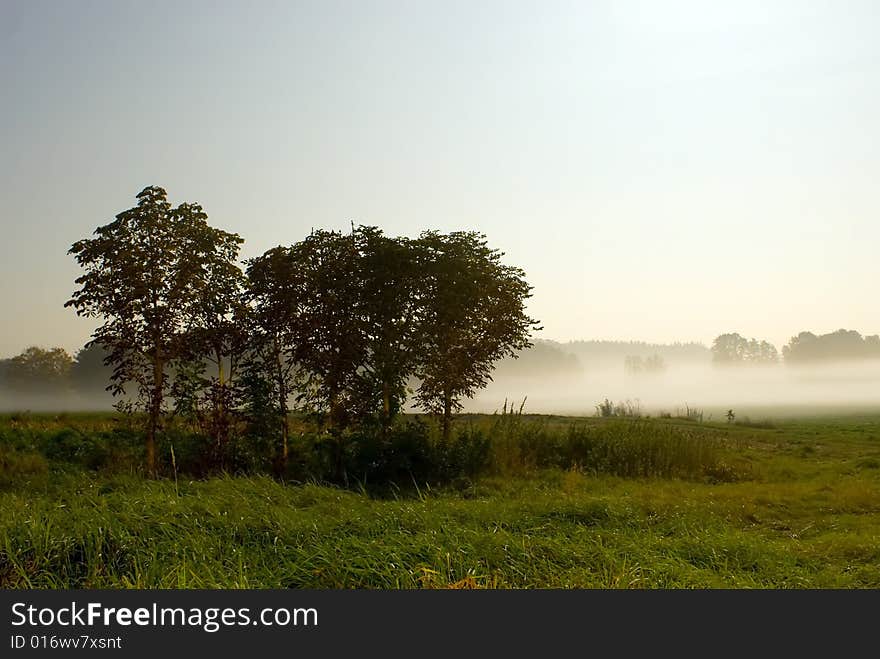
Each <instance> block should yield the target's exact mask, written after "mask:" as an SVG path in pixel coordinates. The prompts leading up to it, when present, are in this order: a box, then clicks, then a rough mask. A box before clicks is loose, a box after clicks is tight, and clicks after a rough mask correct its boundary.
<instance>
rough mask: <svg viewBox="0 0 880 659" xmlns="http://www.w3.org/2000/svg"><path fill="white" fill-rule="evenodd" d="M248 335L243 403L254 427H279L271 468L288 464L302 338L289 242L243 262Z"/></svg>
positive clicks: (300, 292)
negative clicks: (245, 262) (245, 264)
mask: <svg viewBox="0 0 880 659" xmlns="http://www.w3.org/2000/svg"><path fill="white" fill-rule="evenodd" d="M246 274H247V304H248V307H249V309H250V318H251V331H250V336H251V338H250V341H249V342H248V344H247V349H246V355H247V358H246V361H245V372H244V384H245V388H246V392H245V405H246V407H247V412H248V416H249V419H250V423H251V426H252V429H253V430H254V431H256V433H266V432H268V433H271V434H272V435H275V433H276V429H277V433H278V443H277V450H276V451H275V459H274V464H275V471H276V473H278V474H279V475H280V474H282V473H284V471H285V470H286V468H287V460H288V452H289V446H288V444H289V438H290V422H289V414H290V398H291V396H292V395H293V394H294V392H295V388H296V386H297V383H298V373H299V368H298V361H299V354H298V350H299V348H300V347H301V345H302V344H303V342H304V341H305V340H306V329H305V328H304V326H303V323H302V322H301V319H300V307H301V305H302V304H303V300H304V286H303V277H302V274H301V271H300V270H299V268H298V264H297V261H296V257H295V254H294V252H293V250H292V249H291V248H286V247H275V248H273V249H270V250H269V251H267V252H266V253H264V254H263V255H262V256H259V257H256V258H253V259H250V260H249V261H248V262H247V270H246Z"/></svg>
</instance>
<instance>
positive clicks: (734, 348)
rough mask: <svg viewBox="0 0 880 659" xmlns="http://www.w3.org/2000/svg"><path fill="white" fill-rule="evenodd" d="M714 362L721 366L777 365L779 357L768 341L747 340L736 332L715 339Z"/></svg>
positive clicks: (713, 346)
mask: <svg viewBox="0 0 880 659" xmlns="http://www.w3.org/2000/svg"><path fill="white" fill-rule="evenodd" d="M712 361H713V362H714V363H715V364H719V365H735V364H736V365H741V364H775V363H777V362H778V361H779V355H778V353H777V351H776V348H775V347H774V346H773V345H772V344H770V343H768V342H767V341H758V340H757V339H746V338H744V337H742V336H740V335H739V334H737V333H735V332H734V333H730V334H721V335H719V336H717V337H716V338H715V341H714V342H713V343H712Z"/></svg>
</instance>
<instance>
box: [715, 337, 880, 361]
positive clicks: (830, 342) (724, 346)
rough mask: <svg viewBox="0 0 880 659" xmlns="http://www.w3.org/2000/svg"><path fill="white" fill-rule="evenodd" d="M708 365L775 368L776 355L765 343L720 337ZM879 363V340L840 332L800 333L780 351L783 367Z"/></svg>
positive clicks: (775, 351)
mask: <svg viewBox="0 0 880 659" xmlns="http://www.w3.org/2000/svg"><path fill="white" fill-rule="evenodd" d="M711 350H712V361H713V362H714V363H715V364H720V365H742V364H776V363H779V361H780V355H779V353H778V351H777V350H776V348H775V347H774V346H773V345H772V344H770V343H768V342H767V341H759V340H757V339H746V338H745V337H743V336H740V335H739V334H737V333H728V334H721V335H719V336H718V337H716V339H715V341H714V342H713V343H712V348H711ZM863 359H880V336H878V335H876V334H875V335H872V336H862V335H861V334H859V333H858V332H856V331H854V330H845V329H840V330H837V331H836V332H830V333H828V334H820V335H816V334H813V333H812V332H801V333H800V334H798V335H797V336H794V337H792V338H791V339H790V340H789V342H788V344H787V345H785V346H783V348H782V360H783V361H784V362H785V363H786V364H811V363H820V362H829V361H847V360H863Z"/></svg>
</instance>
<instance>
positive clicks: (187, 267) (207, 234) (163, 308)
mask: <svg viewBox="0 0 880 659" xmlns="http://www.w3.org/2000/svg"><path fill="white" fill-rule="evenodd" d="M137 200H138V203H137V205H136V206H134V207H133V208H130V209H128V210H126V211H123V212H122V213H120V214H119V215H117V216H116V219H115V220H114V221H113V222H111V223H109V224H106V225H104V226H100V227H98V228H97V229H96V230H95V233H94V237H93V238H87V239H84V240H80V241H77V242H76V243H74V244H73V246H72V247H71V248H70V253H71V254H73V255H74V257H75V258H76V261H77V262H78V263H79V265H80V266H82V268H83V269H84V270H85V273H84V274H83V275H81V276H80V277H79V278H77V280H76V283H77V284H79V285H80V288H79V289H78V290H76V291H75V292H74V293H73V295H72V297H71V299H70V300H69V301H68V302H67V303H66V306H72V307H73V308H75V309H76V312H77V314H78V315H80V316H85V317H89V318H101V319H102V320H103V322H102V324H101V325H100V327H98V328H97V329H96V330H95V332H94V333H93V334H92V339H93V340H92V342H93V343H96V344H99V345H101V346H103V347H104V348H105V349H106V350H108V352H109V362H110V364H112V365H113V367H114V368H113V375H112V390H113V393H114V394H124V393H125V384H126V383H129V382H131V383H134V384H135V385H136V386H137V390H138V396H137V399H136V400H135V401H134V402H133V405H135V406H137V407H140V408H143V409H145V411H146V412H147V427H146V453H147V455H146V461H147V469H148V471H149V472H150V473H151V474H155V473H156V436H157V433H158V431H159V428H160V419H161V416H162V413H163V410H164V402H165V397H166V394H167V391H168V386H169V382H168V369H169V367H170V366H172V365H173V364H174V363H175V362H176V361H178V360H180V358H181V357H182V356H183V355H184V354H185V337H186V336H187V333H188V331H190V330H191V329H192V328H193V326H194V325H195V324H197V319H198V317H199V309H200V305H202V304H203V303H204V298H205V296H206V295H207V296H210V295H216V296H218V297H223V296H225V295H226V294H227V291H225V290H216V291H211V290H210V286H211V284H212V282H211V277H209V276H207V274H206V273H209V272H211V271H213V270H214V269H216V268H219V267H220V264H222V263H226V262H231V261H234V260H235V258H236V256H237V254H238V250H239V246H240V244H241V243H242V242H243V241H242V239H241V238H240V237H239V236H238V235H237V234H233V233H227V232H225V231H221V230H219V229H215V228H212V227H211V226H209V225H208V223H207V215H206V214H205V213H204V211H203V210H202V207H201V206H199V205H198V204H188V203H185V204H181V205H179V206H177V207H172V205H171V204H170V203H169V202H168V198H167V193H166V192H165V190H163V189H162V188H160V187H155V186H151V187H148V188H145V189H144V190H143V191H142V192H141V193H140V194H139V195H138V196H137Z"/></svg>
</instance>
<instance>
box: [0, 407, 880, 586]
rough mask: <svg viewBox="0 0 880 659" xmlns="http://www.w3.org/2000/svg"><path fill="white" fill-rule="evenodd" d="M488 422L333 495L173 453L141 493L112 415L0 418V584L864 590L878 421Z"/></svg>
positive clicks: (432, 439) (871, 541) (375, 458)
mask: <svg viewBox="0 0 880 659" xmlns="http://www.w3.org/2000/svg"><path fill="white" fill-rule="evenodd" d="M504 412H505V413H504V414H496V415H462V416H460V417H458V418H457V419H456V422H455V433H454V437H455V439H454V441H453V445H452V446H447V447H440V448H436V447H435V445H436V443H437V441H438V440H437V439H436V435H435V433H433V431H430V432H428V433H427V434H426V437H427V441H428V443H429V444H430V447H429V448H428V449H425V448H424V447H425V446H426V445H425V444H424V443H419V442H414V440H412V439H411V438H410V439H407V440H406V442H404V443H401V444H395V445H394V446H393V447H392V448H393V450H391V449H389V451H390V453H389V455H390V454H393V456H395V458H394V459H395V460H397V461H396V462H394V464H393V465H392V466H389V464H390V463H389V459H390V458H388V455H386V454H381V455H380V454H377V453H375V451H374V452H373V453H371V454H370V455H371V457H370V458H369V459H362V458H363V456H360V457H359V458H358V460H353V461H351V462H350V464H351V465H360V467H359V468H360V469H362V473H358V472H357V470H356V469H355V468H354V467H351V468H350V469H349V471H348V472H346V478H345V480H344V481H339V480H338V479H337V480H336V481H335V482H333V481H332V479H328V478H323V477H321V474H320V473H319V471H317V468H314V467H310V466H309V464H308V462H307V461H306V462H304V461H302V460H300V461H299V462H297V461H296V460H294V461H293V462H294V463H296V464H297V465H298V466H295V467H294V468H293V469H294V471H292V472H291V473H290V474H289V475H288V476H287V477H285V478H270V477H268V476H266V475H261V474H259V473H256V472H248V471H247V470H238V471H234V472H230V473H201V472H199V471H198V469H197V468H196V467H195V466H193V465H190V466H187V461H186V448H185V446H184V444H183V443H181V442H178V444H177V445H176V446H177V452H176V453H174V454H172V457H174V459H173V460H172V462H171V467H172V468H171V469H167V468H166V469H165V470H164V471H163V473H162V475H161V477H160V478H158V479H150V478H146V477H144V475H143V474H142V472H141V471H140V466H139V465H140V463H141V457H142V453H141V448H140V443H139V437H138V435H137V433H136V432H134V431H133V430H132V429H131V428H130V427H128V426H127V425H126V423H125V422H124V421H122V420H114V417H113V415H109V414H71V415H49V414H45V415H27V414H25V415H6V416H3V417H0V587H3V588H581V587H584V588H878V587H880V415H858V416H856V415H850V416H840V417H835V418H831V417H829V418H812V417H811V418H804V419H800V420H798V419H785V420H773V421H769V420H763V421H760V422H751V421H747V420H743V421H741V422H739V423H729V424H728V423H718V422H699V421H698V420H694V419H683V418H674V417H673V418H640V419H629V418H594V417H591V418H574V417H562V416H539V415H526V414H517V413H512V414H511V413H508V412H507V410H506V409H505V410H504ZM429 430H430V427H429ZM406 437H409V436H408V435H407V436H406ZM420 441H421V440H420ZM174 446H175V445H173V444H172V445H170V446H167V447H165V449H163V450H168V451H169V452H170V451H171V449H173V448H174ZM402 447H409V449H407V450H410V452H411V453H414V454H418V455H419V456H421V458H420V459H421V460H422V462H419V461H418V460H414V459H413V456H412V455H409V454H407V455H402V453H405V451H404V450H403V448H402ZM413 447H415V448H413ZM431 447H434V448H431ZM294 448H295V447H294ZM301 448H302V451H303V452H306V451H308V452H312V451H314V450H315V446H313V445H308V446H304V447H301ZM441 448H442V450H440V449H441ZM426 451H427V452H426ZM438 456H439V457H438ZM450 456H457V457H455V460H452V462H449V460H450V459H451V458H450ZM441 458H442V459H443V460H445V461H446V462H444V466H443V468H439V467H437V465H435V464H433V463H434V462H436V461H437V460H440V459H441ZM452 463H454V465H455V468H454V469H453V468H452V467H450V466H449V464H452ZM426 464H427V465H428V466H429V467H431V468H427V467H425V465H426ZM383 465H384V467H383ZM383 468H384V469H385V471H383V472H382V473H383V474H385V476H384V477H383V478H385V481H383V482H381V483H379V482H374V477H375V474H374V473H373V472H371V470H373V471H375V470H377V469H379V470H380V471H381V469H383ZM296 470H299V471H298V472H297V471H296ZM387 474H393V477H391V478H390V480H389V477H388V476H387ZM379 485H381V487H379Z"/></svg>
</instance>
